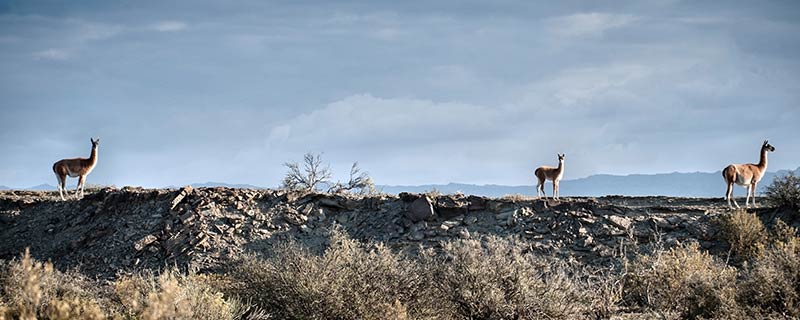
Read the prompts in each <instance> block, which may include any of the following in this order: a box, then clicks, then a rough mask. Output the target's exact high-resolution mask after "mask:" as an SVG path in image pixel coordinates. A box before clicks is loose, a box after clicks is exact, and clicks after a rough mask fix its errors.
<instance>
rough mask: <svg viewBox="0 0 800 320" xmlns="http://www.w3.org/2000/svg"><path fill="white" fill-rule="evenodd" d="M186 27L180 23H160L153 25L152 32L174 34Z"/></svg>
mask: <svg viewBox="0 0 800 320" xmlns="http://www.w3.org/2000/svg"><path fill="white" fill-rule="evenodd" d="M187 27H188V26H187V25H186V23H184V22H181V21H161V22H159V23H156V24H155V25H153V30H156V31H160V32H175V31H183V30H186V28H187Z"/></svg>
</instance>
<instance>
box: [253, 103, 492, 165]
mask: <svg viewBox="0 0 800 320" xmlns="http://www.w3.org/2000/svg"><path fill="white" fill-rule="evenodd" d="M497 120H499V119H498V116H497V114H496V113H495V112H493V111H492V110H491V109H490V108H487V107H483V106H477V105H471V104H465V103H456V102H434V101H430V100H421V99H410V98H396V99H386V98H378V97H374V96H372V95H369V94H361V95H352V96H349V97H346V98H344V99H342V100H339V101H336V102H333V103H330V104H328V105H326V106H325V107H323V108H321V109H317V110H314V111H312V112H310V113H307V114H302V115H299V116H297V117H295V118H293V119H291V120H289V121H287V122H286V123H285V124H283V125H280V126H277V127H275V128H273V129H271V131H270V133H269V136H268V139H267V140H268V145H269V146H271V147H273V148H279V149H284V150H294V151H301V149H304V148H306V149H307V148H312V149H335V148H382V147H384V146H387V145H391V146H396V147H401V148H402V147H405V146H411V145H416V146H419V145H426V144H431V143H442V142H447V141H449V142H455V141H469V140H471V139H480V138H482V137H486V136H487V135H488V134H491V132H492V131H493V130H495V129H496V128H497V127H496V126H493V125H489V124H492V123H497V122H498V121H497Z"/></svg>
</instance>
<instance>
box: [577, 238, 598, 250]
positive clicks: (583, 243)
mask: <svg viewBox="0 0 800 320" xmlns="http://www.w3.org/2000/svg"><path fill="white" fill-rule="evenodd" d="M593 246H594V239H593V238H592V236H585V237H583V238H580V239H578V241H577V242H575V250H580V251H588V250H590V249H591V247H593Z"/></svg>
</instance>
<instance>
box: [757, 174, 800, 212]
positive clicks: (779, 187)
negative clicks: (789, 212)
mask: <svg viewBox="0 0 800 320" xmlns="http://www.w3.org/2000/svg"><path fill="white" fill-rule="evenodd" d="M764 196H766V201H767V203H769V204H770V205H771V206H774V207H784V208H790V209H795V210H797V209H800V177H798V176H796V175H795V174H794V173H789V174H787V175H785V176H782V177H776V178H775V180H773V181H772V184H770V185H769V186H767V190H766V192H764Z"/></svg>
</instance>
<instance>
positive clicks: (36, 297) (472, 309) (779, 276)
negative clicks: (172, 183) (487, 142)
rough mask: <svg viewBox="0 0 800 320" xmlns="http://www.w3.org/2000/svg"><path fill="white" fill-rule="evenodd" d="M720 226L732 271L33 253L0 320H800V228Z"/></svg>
mask: <svg viewBox="0 0 800 320" xmlns="http://www.w3.org/2000/svg"><path fill="white" fill-rule="evenodd" d="M726 219H727V220H726V222H724V223H725V225H726V228H727V229H725V230H726V232H728V233H730V234H731V235H734V234H735V235H737V236H735V237H732V236H730V235H729V238H726V239H733V240H735V241H732V240H729V241H732V242H731V243H732V244H731V246H732V248H734V247H735V248H737V249H735V250H736V252H738V253H737V254H741V256H742V259H743V260H742V261H741V263H737V264H735V265H727V264H726V263H725V262H723V260H721V259H719V258H717V257H714V256H711V255H710V254H709V253H708V252H706V251H704V250H701V249H700V248H699V247H698V246H697V245H696V244H695V245H683V246H677V247H674V248H672V249H670V250H665V249H661V248H660V247H657V248H656V250H654V252H653V253H651V254H644V253H639V254H636V255H633V256H634V257H633V258H631V260H629V261H628V262H625V261H620V262H621V264H622V265H624V267H623V268H622V269H621V270H615V269H604V270H600V271H597V270H594V271H593V270H592V269H588V268H587V267H586V266H583V265H581V264H579V263H572V264H567V263H566V262H564V261H563V260H556V259H554V258H545V257H542V256H534V255H532V254H531V253H530V252H528V251H527V244H526V243H525V242H524V241H523V240H521V239H519V238H513V237H512V238H497V237H483V238H481V239H469V240H456V241H451V242H446V243H444V244H443V246H442V247H441V248H440V249H437V250H436V251H435V252H434V251H432V250H431V249H427V250H423V251H422V252H421V253H420V254H419V255H413V256H412V255H406V254H403V253H398V252H395V251H392V250H390V249H389V248H386V247H384V246H382V245H380V244H373V243H362V242H359V241H356V240H353V239H351V238H349V237H347V235H346V234H344V233H343V232H341V231H334V232H332V235H331V238H330V239H329V245H328V246H327V248H326V249H324V250H322V251H321V252H312V251H310V250H308V249H306V248H304V247H303V246H301V245H300V244H296V243H284V244H282V245H278V246H277V247H276V248H275V249H274V251H273V252H270V253H269V255H268V256H267V257H266V258H259V257H248V258H244V259H242V260H241V261H239V263H238V264H236V265H235V266H233V267H232V268H231V269H230V270H228V271H229V272H227V273H224V274H215V275H197V274H181V273H179V272H177V271H174V270H166V271H163V272H161V273H160V274H155V273H139V274H134V275H128V276H120V277H119V278H118V279H117V280H116V281H114V282H110V283H100V282H96V281H91V280H88V279H86V278H85V277H83V276H81V275H80V274H78V273H76V272H60V271H58V270H55V269H54V268H53V266H52V265H51V264H49V263H42V262H38V261H36V260H34V259H32V258H31V257H30V255H29V254H28V253H27V252H26V253H25V254H24V255H23V256H22V257H21V258H19V259H15V260H12V261H9V262H2V263H0V284H2V292H1V295H0V320H1V319H109V318H115V319H267V318H270V316H273V317H275V318H279V319H595V318H615V317H622V318H626V319H648V318H662V319H679V318H689V319H694V318H716V319H762V318H800V237H798V236H797V230H795V229H794V228H791V227H789V226H788V225H786V224H784V223H783V222H780V221H778V222H777V223H775V225H774V227H772V228H771V230H764V227H763V225H761V223H760V221H759V220H758V219H757V217H755V216H754V215H751V214H748V213H746V212H736V213H734V214H732V215H730V216H729V217H727V218H726ZM753 235H755V236H753ZM747 239H750V240H747ZM736 241H739V242H736ZM747 241H751V242H758V243H760V244H761V245H760V246H759V247H758V250H751V248H749V247H747V246H745V244H746V242H747ZM734 244H735V245H734ZM723 258H724V257H723ZM239 297H241V298H239ZM241 299H245V301H248V303H244V302H242V301H243V300H241Z"/></svg>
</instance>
